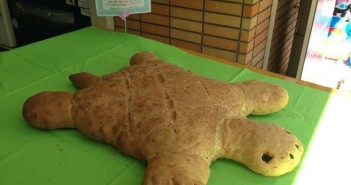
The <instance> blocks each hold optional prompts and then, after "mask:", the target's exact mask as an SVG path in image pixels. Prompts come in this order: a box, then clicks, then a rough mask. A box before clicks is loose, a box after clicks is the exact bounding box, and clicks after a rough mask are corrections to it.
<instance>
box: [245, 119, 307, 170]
mask: <svg viewBox="0 0 351 185" xmlns="http://www.w3.org/2000/svg"><path fill="white" fill-rule="evenodd" d="M258 127H261V128H260V129H259V131H257V132H255V131H253V133H254V134H252V136H251V138H250V140H249V141H248V143H247V144H248V145H249V146H251V147H246V148H247V151H245V153H244V154H245V156H246V157H245V159H244V164H245V165H246V166H248V167H249V168H250V169H251V170H253V171H255V172H257V173H260V174H263V175H266V176H280V175H282V174H285V173H287V172H290V171H292V170H293V169H294V168H295V167H296V166H297V165H298V164H299V162H300V160H301V157H302V154H303V145H302V143H301V142H300V141H299V139H298V138H297V137H296V136H295V135H293V134H291V133H290V132H289V131H286V130H285V129H283V128H282V127H279V126H277V125H274V124H259V125H258Z"/></svg>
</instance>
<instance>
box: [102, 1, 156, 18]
mask: <svg viewBox="0 0 351 185" xmlns="http://www.w3.org/2000/svg"><path fill="white" fill-rule="evenodd" d="M95 2H96V11H97V15H98V16H120V17H121V18H123V17H125V18H126V17H127V16H128V15H130V14H137V13H148V12H151V0H96V1H95Z"/></svg>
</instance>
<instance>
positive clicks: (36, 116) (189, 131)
mask: <svg viewBox="0 0 351 185" xmlns="http://www.w3.org/2000/svg"><path fill="white" fill-rule="evenodd" d="M130 62H131V66H128V67H125V68H123V69H121V70H120V71H118V72H115V73H112V74H109V75H105V76H103V77H98V76H95V75H92V74H89V73H84V72H83V73H78V74H74V75H71V76H70V80H71V81H72V82H73V84H74V85H75V86H76V87H77V88H78V89H80V90H79V91H77V92H75V93H72V92H42V93H39V94H37V95H34V96H32V97H30V98H28V99H27V100H26V102H25V103H24V106H23V116H24V118H25V120H27V121H28V122H29V123H31V124H32V125H33V126H35V127H38V128H42V129H54V128H77V129H78V130H79V131H80V132H82V133H83V134H85V135H86V136H88V137H90V138H92V139H96V140H99V141H103V142H105V143H108V144H111V145H113V146H115V147H116V148H118V149H119V150H120V151H121V152H123V153H125V154H127V155H131V156H133V157H135V158H137V159H140V160H143V161H146V162H147V169H146V171H145V175H144V179H143V182H142V184H143V185H168V184H170V185H171V184H173V185H176V184H182V185H183V184H184V185H194V184H196V185H204V184H206V183H207V180H208V178H209V175H210V165H211V162H212V161H214V160H216V159H218V158H227V159H232V160H235V161H238V162H240V163H242V164H244V165H245V166H247V167H248V168H250V169H251V170H253V171H255V172H257V173H260V174H263V175H266V176H279V175H282V174H285V173H287V172H290V171H292V170H293V169H294V168H295V167H296V166H297V164H298V163H299V161H300V159H301V156H302V153H303V145H302V144H301V142H300V141H299V140H298V138H297V137H296V136H294V135H293V134H291V133H290V132H288V131H287V130H285V129H284V128H282V127H280V126H278V125H275V124H270V123H259V122H255V121H251V120H249V119H247V118H246V116H248V115H249V114H253V115H264V114H269V113H273V112H276V111H279V110H281V109H282V108H284V107H285V105H286V104H287V102H288V93H287V91H286V90H285V89H284V88H283V87H281V86H279V85H275V84H268V83H265V82H262V81H257V80H255V81H247V82H243V83H227V82H222V81H218V80H213V79H208V78H204V77H200V76H198V75H195V74H193V73H192V72H189V71H187V70H184V69H182V68H179V67H177V66H176V65H173V64H169V63H166V62H164V61H161V60H160V59H159V58H158V57H157V56H155V55H153V54H152V53H149V52H140V53H137V54H135V55H134V56H133V57H132V58H131V60H130Z"/></svg>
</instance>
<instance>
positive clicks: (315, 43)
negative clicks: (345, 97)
mask: <svg viewBox="0 0 351 185" xmlns="http://www.w3.org/2000/svg"><path fill="white" fill-rule="evenodd" d="M308 3H309V5H308ZM302 6H303V7H302V12H301V17H300V20H301V21H300V23H299V25H298V29H297V33H296V41H294V46H293V50H294V51H293V52H292V56H291V61H290V64H289V68H288V74H289V75H290V76H296V77H297V78H300V79H302V80H304V81H309V82H312V83H315V84H319V85H323V86H327V87H330V88H334V89H340V90H346V91H351V63H350V54H351V10H350V7H351V0H314V1H309V2H307V5H306V3H305V4H304V5H302ZM297 56H299V57H297Z"/></svg>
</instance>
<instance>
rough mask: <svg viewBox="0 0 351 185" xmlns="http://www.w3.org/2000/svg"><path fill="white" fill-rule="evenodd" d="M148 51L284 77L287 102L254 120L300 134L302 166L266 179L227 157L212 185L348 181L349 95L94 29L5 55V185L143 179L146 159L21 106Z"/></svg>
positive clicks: (1, 127) (219, 73)
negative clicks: (34, 122) (50, 124)
mask: <svg viewBox="0 0 351 185" xmlns="http://www.w3.org/2000/svg"><path fill="white" fill-rule="evenodd" d="M145 50H146V51H150V52H153V53H155V54H157V55H158V56H159V57H160V58H161V59H163V60H165V61H167V62H170V63H173V64H176V65H178V66H180V67H182V68H185V69H187V70H190V71H193V72H194V73H197V74H199V75H201V76H206V77H209V78H214V79H218V80H222V81H228V82H240V81H245V80H250V79H261V80H264V81H266V82H271V83H278V84H281V85H283V86H284V87H285V88H286V89H287V90H288V92H289V96H290V99H289V103H288V105H287V107H286V108H285V109H283V110H282V111H280V112H277V113H274V114H271V115H267V116H250V117H249V119H253V120H257V121H262V122H273V123H277V124H279V125H282V126H283V127H285V128H287V129H288V130H290V131H291V132H292V133H294V134H295V135H296V136H297V137H299V138H300V140H301V141H302V143H303V144H304V147H305V155H304V157H303V160H302V162H301V163H300V165H299V166H298V167H297V168H296V169H295V170H294V171H293V172H291V173H288V174H286V175H284V176H280V177H265V176H262V175H259V174H256V173H254V172H252V171H250V170H249V169H247V168H246V167H244V166H243V165H241V164H238V163H236V162H233V161H229V160H225V159H220V160H218V161H216V162H214V163H213V164H212V165H211V176H210V179H209V182H208V185H218V184H220V185H232V184H238V185H239V184H244V185H250V184H252V185H253V184H255V185H258V184H260V185H265V184H269V185H273V184H277V185H285V184H286V185H288V184H338V185H340V184H350V182H349V178H348V173H347V170H349V167H350V166H351V160H350V159H351V157H350V156H351V150H350V148H351V147H350V146H351V145H350V141H351V134H350V131H351V127H350V119H349V117H348V115H349V114H350V111H351V96H350V95H349V94H348V93H341V92H327V91H325V88H322V89H323V90H320V89H316V88H315V87H317V86H310V84H307V85H300V84H297V83H296V80H293V81H291V78H287V77H284V76H282V75H274V74H273V75H272V74H271V73H268V72H264V71H261V70H257V69H252V68H250V69H249V68H243V66H239V67H238V66H234V65H230V64H228V62H223V61H222V62H217V61H215V60H216V59H214V58H211V57H205V58H204V55H201V54H196V53H192V54H190V53H189V52H186V51H184V50H181V49H178V48H176V47H173V46H169V45H166V44H163V43H159V42H156V41H153V40H149V39H146V38H142V37H139V36H135V35H130V34H126V33H117V32H111V31H106V30H102V29H98V28H94V27H89V28H85V29H82V30H78V31H75V32H71V33H68V34H65V35H60V36H57V37H54V38H51V39H48V40H44V41H41V42H37V43H33V44H31V45H27V46H24V47H20V48H17V49H14V50H11V51H8V52H2V53H0V115H1V116H0V184H6V185H11V184H16V185H18V184H35V185H40V184H55V185H56V184H57V185H58V184H86V185H89V184H92V185H96V184H109V185H113V184H116V185H117V184H128V185H139V184H140V183H141V180H142V177H143V173H144V168H145V164H143V163H141V162H139V161H137V160H135V159H133V158H132V157H129V156H125V155H123V154H122V153H120V152H119V151H118V150H116V149H115V148H113V147H111V146H108V145H105V144H102V143H99V142H96V141H92V140H90V139H87V138H86V137H84V136H83V135H81V134H80V133H78V132H77V131H76V130H72V129H58V130H49V131H48V130H40V129H35V128H33V127H31V126H30V125H29V124H27V123H26V122H25V121H24V120H23V118H22V115H21V109H22V104H23V102H24V101H25V99H26V98H28V97H29V96H31V95H33V94H36V93H38V92H41V91H75V90H76V89H75V88H74V87H73V85H72V84H71V83H70V81H69V80H68V75H69V74H72V73H77V72H81V71H88V72H91V73H95V74H98V75H103V74H108V73H111V72H114V71H117V70H119V69H121V68H123V67H124V66H127V65H128V64H129V58H130V57H131V56H132V55H133V54H134V53H136V52H138V51H145ZM194 54H195V55H194ZM277 77H278V78H277ZM286 79H288V80H286ZM298 82H299V81H298ZM299 83H303V82H299Z"/></svg>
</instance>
